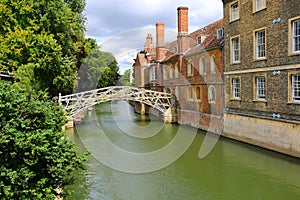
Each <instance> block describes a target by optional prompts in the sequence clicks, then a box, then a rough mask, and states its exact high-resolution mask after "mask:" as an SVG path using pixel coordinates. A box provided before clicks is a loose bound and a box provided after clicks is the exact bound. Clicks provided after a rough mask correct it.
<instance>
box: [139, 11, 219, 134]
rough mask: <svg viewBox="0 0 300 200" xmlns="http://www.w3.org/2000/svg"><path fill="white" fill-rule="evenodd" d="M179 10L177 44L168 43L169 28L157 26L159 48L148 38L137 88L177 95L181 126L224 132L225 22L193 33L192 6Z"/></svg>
mask: <svg viewBox="0 0 300 200" xmlns="http://www.w3.org/2000/svg"><path fill="white" fill-rule="evenodd" d="M177 12H178V13H177V14H178V36H177V40H175V41H172V42H167V43H165V41H164V24H163V23H157V24H156V47H155V48H154V47H153V45H152V36H151V35H148V36H147V39H146V44H145V49H144V51H142V52H140V53H138V54H137V58H136V59H135V64H134V68H135V80H136V86H137V87H142V88H148V89H152V90H158V91H166V92H169V93H172V94H174V95H175V97H176V107H177V114H178V123H180V124H188V125H191V126H194V127H197V128H200V129H203V130H208V131H211V132H215V133H219V134H220V133H221V132H222V129H223V125H222V122H223V118H222V117H223V108H224V104H223V102H224V101H223V100H224V99H223V96H224V92H223V88H224V86H223V71H224V69H223V68H224V65H223V42H224V41H223V20H219V21H216V22H214V23H212V24H210V25H207V26H205V27H203V28H201V29H199V30H197V31H194V32H192V33H189V31H188V27H189V25H188V8H187V7H179V8H178V9H177ZM137 80H138V81H137ZM137 107H139V105H138V106H137ZM139 108H140V107H139ZM141 109H145V107H143V106H142V108H141ZM142 112H147V109H146V110H145V111H142Z"/></svg>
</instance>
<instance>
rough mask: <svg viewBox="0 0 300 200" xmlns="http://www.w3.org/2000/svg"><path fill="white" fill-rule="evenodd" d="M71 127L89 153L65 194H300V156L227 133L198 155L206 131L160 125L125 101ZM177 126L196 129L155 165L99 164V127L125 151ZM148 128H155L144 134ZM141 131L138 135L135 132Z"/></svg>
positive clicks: (111, 199) (143, 147) (103, 197)
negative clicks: (176, 152) (179, 150)
mask: <svg viewBox="0 0 300 200" xmlns="http://www.w3.org/2000/svg"><path fill="white" fill-rule="evenodd" d="M146 130H147V131H146ZM149 130H151V131H149ZM69 131H70V135H73V139H74V140H75V142H76V143H77V144H78V146H79V148H80V149H81V150H83V149H85V148H86V147H87V148H88V149H90V150H91V153H92V156H91V157H90V159H89V161H88V163H87V171H86V172H85V174H76V178H77V181H76V183H75V184H74V185H72V186H71V187H70V188H71V189H73V190H75V193H74V194H73V195H71V196H69V197H68V198H67V199H76V200H79V199H97V200H98V199H100V200H194V199H196V200H198V199H199V200H200V199H203V200H219V199H228V200H243V199H255V200H256V199H263V200H265V199H272V200H273V199H295V200H296V199H300V160H299V159H296V158H292V157H289V156H285V155H282V154H278V153H275V152H271V151H267V150H264V149H261V148H258V147H254V146H251V145H247V144H243V143H240V142H236V141H232V140H229V139H225V138H219V140H218V142H217V144H216V145H215V146H214V148H213V150H212V151H211V152H210V153H209V154H208V155H207V156H206V157H205V158H203V159H199V158H198V153H199V149H200V147H201V145H202V143H203V140H204V137H205V134H206V133H204V132H202V131H197V130H195V129H193V128H190V127H185V126H179V125H168V124H165V125H164V124H163V123H162V122H161V121H159V120H158V119H157V118H154V117H151V119H149V118H146V117H141V116H140V115H136V114H134V113H133V109H132V108H131V107H130V106H129V104H128V103H127V102H114V103H109V104H101V105H99V106H97V107H95V108H94V110H93V111H92V112H90V113H87V116H86V118H85V119H84V120H83V121H82V122H81V123H80V124H77V126H76V128H75V129H74V130H69ZM179 131H181V132H182V133H183V134H186V136H187V137H189V136H191V135H193V134H194V133H195V132H197V134H196V136H195V138H194V140H193V142H192V144H191V145H190V146H189V148H188V149H187V151H185V152H184V153H183V155H182V156H181V157H180V158H179V159H177V160H176V161H175V162H173V163H172V164H170V165H168V166H166V167H164V168H162V169H159V170H157V171H153V172H148V173H139V174H136V173H127V172H122V171H118V170H114V169H112V168H110V167H108V166H106V165H104V164H102V162H101V157H99V156H98V155H100V154H101V153H103V151H105V149H104V147H103V145H101V146H100V144H101V142H102V141H99V140H100V139H101V137H100V136H99V135H102V134H103V133H105V135H106V137H107V138H108V139H109V140H110V141H111V142H112V143H113V144H115V145H116V146H118V147H119V148H121V149H124V150H126V151H127V152H137V153H147V152H152V151H158V152H159V151H160V149H161V148H163V147H164V146H166V145H168V144H170V143H171V142H172V140H174V137H175V136H176V134H178V133H179ZM150 132H153V133H155V134H153V135H151V137H146V136H149V133H150ZM156 133H157V134H156ZM139 134H140V136H141V137H136V136H137V135H139ZM147 134H148V135H147ZM299 134H300V133H299ZM143 135H144V136H145V137H142V136H143ZM183 142H184V141H183ZM178 144H179V145H180V142H179V143H178ZM106 156H111V159H112V160H116V159H118V161H119V160H121V163H122V166H120V168H122V167H124V166H128V165H129V166H142V167H143V165H141V164H140V163H137V162H134V160H129V158H128V159H127V158H126V157H122V158H120V157H117V156H116V155H115V154H113V153H112V154H106ZM170 156H173V155H172V154H171V155H170ZM166 159H168V158H166ZM129 162H130V163H129ZM153 163H156V161H155V160H153ZM118 164H119V163H118Z"/></svg>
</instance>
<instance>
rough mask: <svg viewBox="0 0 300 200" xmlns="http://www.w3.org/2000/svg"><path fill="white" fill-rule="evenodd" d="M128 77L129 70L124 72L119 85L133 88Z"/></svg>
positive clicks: (129, 74)
mask: <svg viewBox="0 0 300 200" xmlns="http://www.w3.org/2000/svg"><path fill="white" fill-rule="evenodd" d="M130 76H131V70H130V69H127V70H125V72H124V74H123V75H122V76H121V78H120V81H119V85H125V86H133V85H134V83H131V82H130Z"/></svg>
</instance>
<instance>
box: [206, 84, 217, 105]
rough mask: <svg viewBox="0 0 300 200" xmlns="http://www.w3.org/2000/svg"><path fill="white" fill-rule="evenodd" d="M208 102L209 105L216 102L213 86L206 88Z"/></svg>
mask: <svg viewBox="0 0 300 200" xmlns="http://www.w3.org/2000/svg"><path fill="white" fill-rule="evenodd" d="M208 102H209V103H214V102H216V91H215V87H214V86H213V85H211V86H209V87H208Z"/></svg>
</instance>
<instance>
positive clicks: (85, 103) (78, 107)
mask: <svg viewBox="0 0 300 200" xmlns="http://www.w3.org/2000/svg"><path fill="white" fill-rule="evenodd" d="M171 99H172V95H171V94H169V93H164V92H157V91H153V90H146V89H141V88H136V87H130V86H112V87H105V88H99V89H95V90H90V91H85V92H80V93H75V94H70V95H65V96H61V95H59V99H58V101H59V104H60V105H62V104H63V103H64V104H65V107H64V109H65V111H66V113H67V116H68V117H73V116H75V115H76V114H78V113H79V112H80V111H82V110H84V109H87V108H89V107H91V106H94V105H97V104H99V103H104V102H108V101H135V102H140V103H144V104H146V105H148V106H151V107H153V108H155V109H157V110H159V111H160V112H162V113H163V114H165V113H167V112H168V109H169V108H171Z"/></svg>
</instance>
